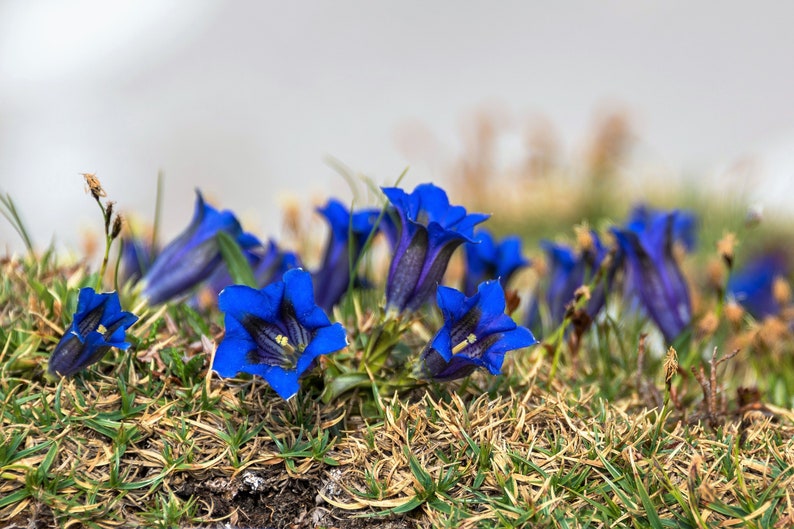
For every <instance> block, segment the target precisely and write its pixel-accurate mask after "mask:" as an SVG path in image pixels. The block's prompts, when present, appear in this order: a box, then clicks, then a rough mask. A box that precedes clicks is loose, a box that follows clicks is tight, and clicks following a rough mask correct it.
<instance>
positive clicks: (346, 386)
mask: <svg viewBox="0 0 794 529" xmlns="http://www.w3.org/2000/svg"><path fill="white" fill-rule="evenodd" d="M326 383H327V385H326V386H325V390H324V391H323V395H322V400H323V402H324V403H326V404H328V403H329V402H331V401H333V400H335V399H336V398H337V397H339V396H340V395H342V394H343V393H346V392H347V391H350V390H351V389H353V388H362V387H369V386H370V384H371V381H370V379H369V375H368V374H366V373H344V374H342V375H339V376H338V377H335V378H334V379H332V380H331V381H330V382H326Z"/></svg>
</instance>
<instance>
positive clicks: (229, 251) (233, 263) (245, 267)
mask: <svg viewBox="0 0 794 529" xmlns="http://www.w3.org/2000/svg"><path fill="white" fill-rule="evenodd" d="M215 237H216V238H217V239H218V246H219V247H220V250H221V255H222V256H223V261H224V262H225V263H226V268H228V270H229V275H230V276H232V280H233V281H234V282H235V284H238V285H248V286H249V287H253V288H256V287H257V284H256V280H255V279H254V273H253V272H252V271H251V265H250V264H248V259H246V258H245V255H243V251H242V250H241V249H240V245H239V244H237V241H235V240H234V239H233V238H232V236H231V235H229V234H228V233H226V232H223V231H219V232H218V234H217V235H216V236H215Z"/></svg>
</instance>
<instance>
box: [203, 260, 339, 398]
mask: <svg viewBox="0 0 794 529" xmlns="http://www.w3.org/2000/svg"><path fill="white" fill-rule="evenodd" d="M218 304H219V306H220V309H221V310H222V311H223V312H225V313H226V316H225V322H226V336H225V337H224V338H223V341H222V342H221V344H220V345H219V346H218V350H217V351H216V353H215V360H214V362H213V364H212V368H213V369H214V370H215V371H217V372H218V374H219V375H221V376H223V377H232V376H235V375H236V374H237V373H240V372H245V373H250V374H253V375H259V376H261V377H263V378H264V379H265V380H267V381H268V383H269V384H270V386H271V387H272V388H273V389H274V390H275V391H276V393H278V394H279V395H280V396H281V397H282V398H285V399H288V398H290V397H291V396H293V395H295V394H296V393H297V392H298V387H299V384H298V379H299V378H300V376H301V375H302V374H303V373H305V372H306V371H307V370H309V369H310V368H311V367H312V366H313V365H314V363H315V360H316V359H317V358H318V357H319V356H321V355H325V354H330V353H333V352H335V351H338V350H340V349H343V348H344V347H345V346H346V345H347V337H346V334H345V330H344V328H343V327H342V325H341V324H339V323H334V324H331V322H330V321H329V320H328V316H326V315H325V313H324V312H323V310H322V309H321V308H320V307H318V306H317V305H316V304H315V303H314V294H313V290H312V280H311V276H310V275H309V273H308V272H306V271H304V270H303V269H300V268H295V269H292V270H289V271H288V272H286V273H285V274H284V278H283V279H282V280H281V281H279V282H276V283H271V284H270V285H268V286H267V287H265V288H264V289H262V290H256V289H254V288H250V287H247V286H242V285H235V286H231V287H228V288H226V289H224V290H223V292H221V294H220V297H219V299H218Z"/></svg>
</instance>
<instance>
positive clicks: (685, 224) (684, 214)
mask: <svg viewBox="0 0 794 529" xmlns="http://www.w3.org/2000/svg"><path fill="white" fill-rule="evenodd" d="M665 215H667V212H666V211H662V210H658V209H654V208H651V207H649V206H647V205H645V204H639V205H637V206H634V208H632V210H631V213H629V219H628V221H627V223H626V227H627V229H629V230H631V231H633V232H635V233H642V232H645V231H647V230H648V229H649V228H650V227H651V225H652V224H653V223H654V222H655V221H656V220H657V219H659V218H662V217H664V216H665ZM697 228H698V221H697V217H696V216H695V214H694V213H692V212H691V211H686V210H678V212H677V214H676V216H675V220H674V221H673V241H674V242H677V243H680V244H681V245H683V247H684V249H685V250H686V251H687V252H692V251H693V250H694V249H695V245H696V244H697Z"/></svg>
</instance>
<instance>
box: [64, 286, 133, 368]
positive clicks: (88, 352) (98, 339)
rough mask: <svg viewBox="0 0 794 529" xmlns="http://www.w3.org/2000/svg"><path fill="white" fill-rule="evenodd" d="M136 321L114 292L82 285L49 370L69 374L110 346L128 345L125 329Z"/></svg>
mask: <svg viewBox="0 0 794 529" xmlns="http://www.w3.org/2000/svg"><path fill="white" fill-rule="evenodd" d="M136 321H138V317H137V316H136V315H134V314H132V313H130V312H124V311H122V310H121V304H120V303H119V296H118V294H117V293H116V292H109V293H105V294H97V293H96V292H95V291H94V289H93V288H83V289H81V290H80V295H79V297H78V300H77V311H76V312H75V313H74V318H73V319H72V323H71V325H70V326H69V328H68V329H67V330H66V333H64V335H63V337H62V338H61V340H60V342H58V345H57V346H56V347H55V350H54V351H53V353H52V356H51V357H50V362H49V366H48V370H49V372H50V373H52V374H58V375H61V376H65V377H68V376H71V375H73V374H75V373H77V372H78V371H80V370H81V369H83V368H85V367H87V366H89V365H91V364H93V363H95V362H98V361H99V360H100V359H101V358H102V356H104V354H105V353H106V352H107V351H108V350H109V349H110V348H111V347H118V348H119V349H127V348H128V347H129V346H130V344H129V343H128V342H126V341H124V340H125V337H126V330H127V328H128V327H129V326H130V325H132V324H133V323H135V322H136Z"/></svg>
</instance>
